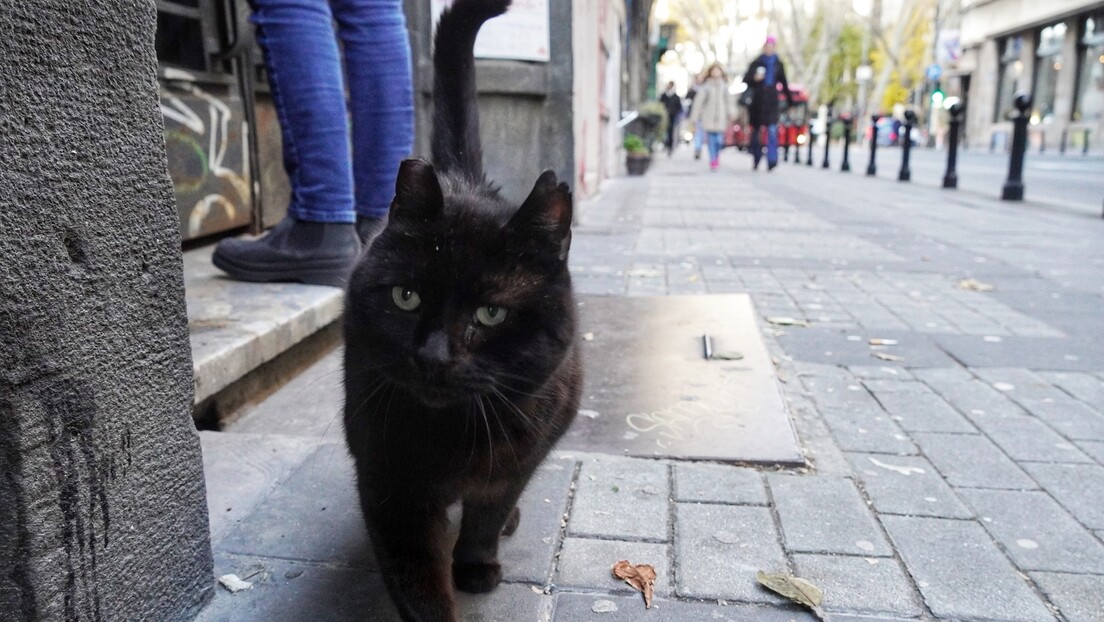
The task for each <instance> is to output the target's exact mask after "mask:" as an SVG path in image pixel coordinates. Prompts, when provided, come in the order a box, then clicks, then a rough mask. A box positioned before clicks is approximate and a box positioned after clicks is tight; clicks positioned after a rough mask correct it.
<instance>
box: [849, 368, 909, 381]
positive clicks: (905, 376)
mask: <svg viewBox="0 0 1104 622" xmlns="http://www.w3.org/2000/svg"><path fill="white" fill-rule="evenodd" d="M847 371H849V372H851V374H852V375H853V376H855V377H856V378H859V379H862V380H909V379H911V378H912V377H913V375H912V373H911V372H910V371H909V370H907V369H904V368H902V367H890V366H888V365H852V366H850V367H848V368H847Z"/></svg>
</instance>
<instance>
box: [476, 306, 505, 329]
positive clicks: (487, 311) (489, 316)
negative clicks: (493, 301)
mask: <svg viewBox="0 0 1104 622" xmlns="http://www.w3.org/2000/svg"><path fill="white" fill-rule="evenodd" d="M475 320H476V321H477V322H479V323H480V324H482V325H484V326H498V325H499V324H501V323H503V322H504V321H506V309H503V308H502V307H495V306H493V305H489V306H486V307H479V308H478V309H476V310H475Z"/></svg>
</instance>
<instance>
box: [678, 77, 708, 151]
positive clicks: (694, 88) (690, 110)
mask: <svg viewBox="0 0 1104 622" xmlns="http://www.w3.org/2000/svg"><path fill="white" fill-rule="evenodd" d="M704 79H705V78H704V76H702V75H701V74H699V75H696V76H694V84H692V85H691V86H690V90H688V91H686V97H684V98H683V99H684V100H685V101H686V102H687V111H686V116H687V118H689V119H693V116H694V100H695V99H696V98H697V96H698V89H700V88H701V85H702V81H703V80H704ZM690 124H691V126H692V131H693V132H694V159H695V160H700V159H701V150H702V145H703V143H704V142H705V132H703V131H702V128H701V121H693V120H692V121H691V122H690Z"/></svg>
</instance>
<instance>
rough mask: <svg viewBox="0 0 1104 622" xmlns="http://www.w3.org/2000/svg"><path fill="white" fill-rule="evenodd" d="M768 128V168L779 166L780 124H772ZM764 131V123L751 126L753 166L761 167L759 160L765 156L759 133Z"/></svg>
mask: <svg viewBox="0 0 1104 622" xmlns="http://www.w3.org/2000/svg"><path fill="white" fill-rule="evenodd" d="M766 128H767V170H770V169H773V168H774V167H775V166H778V125H777V124H774V123H772V124H770V125H768V126H766ZM762 131H763V126H762V125H753V126H751V137H750V138H751V140H750V144H749V145H748V149H749V150H750V151H751V157H752V158H753V159H754V162H753V163H752V168H755V169H758V168H759V160H761V159H762V158H763V142H762V140H761V138H760V136H759V133H760V132H762Z"/></svg>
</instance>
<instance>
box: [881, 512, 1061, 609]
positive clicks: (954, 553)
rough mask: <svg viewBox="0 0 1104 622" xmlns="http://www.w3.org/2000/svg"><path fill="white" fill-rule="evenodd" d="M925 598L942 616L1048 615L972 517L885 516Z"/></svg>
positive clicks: (884, 518)
mask: <svg viewBox="0 0 1104 622" xmlns="http://www.w3.org/2000/svg"><path fill="white" fill-rule="evenodd" d="M882 524H883V525H885V528H886V530H887V531H888V532H889V535H890V537H891V538H892V539H893V543H894V544H895V545H896V547H897V550H898V551H899V552H900V554H901V557H902V559H903V560H904V562H905V567H906V568H907V569H908V572H909V574H911V575H912V577H913V579H914V580H915V581H916V584H917V586H918V587H919V588H920V593H921V594H922V595H923V598H924V602H925V604H927V606H928V608H929V609H931V611H932V613H933V614H935V615H936V616H937V617H940V618H948V619H955V620H1007V621H1016V622H1041V621H1044V620H1045V621H1052V620H1053V619H1054V616H1052V615H1051V614H1050V611H1049V610H1048V609H1047V607H1046V605H1044V604H1043V602H1042V601H1041V600H1040V599H1039V598H1038V596H1036V595H1035V592H1034V591H1032V589H1031V588H1030V587H1029V586H1028V585H1027V583H1025V582H1024V581H1023V579H1021V578H1020V576H1019V574H1018V573H1017V572H1016V569H1015V568H1013V567H1012V565H1011V564H1010V563H1008V560H1007V559H1005V557H1004V555H1002V554H1001V552H1000V550H998V549H997V547H996V545H994V544H993V542H992V540H990V539H989V536H988V535H987V534H986V533H985V530H983V529H982V528H981V527H980V526H978V524H977V523H974V522H972V521H959V520H946V519H938V518H917V517H906V516H883V517H882Z"/></svg>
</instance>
